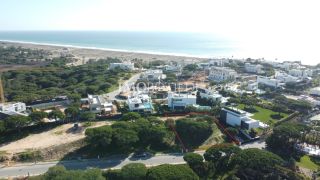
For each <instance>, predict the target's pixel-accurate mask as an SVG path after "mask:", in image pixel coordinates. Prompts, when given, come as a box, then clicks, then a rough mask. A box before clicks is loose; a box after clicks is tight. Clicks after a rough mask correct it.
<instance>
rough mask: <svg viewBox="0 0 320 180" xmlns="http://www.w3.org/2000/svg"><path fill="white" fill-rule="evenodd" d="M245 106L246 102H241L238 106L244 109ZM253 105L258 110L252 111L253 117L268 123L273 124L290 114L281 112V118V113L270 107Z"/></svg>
mask: <svg viewBox="0 0 320 180" xmlns="http://www.w3.org/2000/svg"><path fill="white" fill-rule="evenodd" d="M244 107H245V105H244V104H239V105H238V106H237V108H239V109H242V110H244ZM253 107H254V109H255V110H256V111H257V112H253V113H252V114H253V116H252V118H253V119H256V120H259V121H261V122H263V123H265V124H268V125H273V124H274V123H276V122H277V121H278V120H280V119H281V118H285V117H287V116H288V114H286V113H281V118H277V117H278V115H279V113H278V112H275V111H272V110H270V109H265V108H262V107H259V106H253Z"/></svg>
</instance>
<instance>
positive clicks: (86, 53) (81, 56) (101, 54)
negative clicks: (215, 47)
mask: <svg viewBox="0 0 320 180" xmlns="http://www.w3.org/2000/svg"><path fill="white" fill-rule="evenodd" d="M0 46H7V47H10V46H14V47H23V48H30V49H43V50H47V51H50V52H51V53H52V56H60V55H61V54H72V55H74V56H75V58H76V59H78V61H77V62H76V63H75V65H80V64H83V63H85V62H87V61H88V60H89V59H94V60H97V59H102V58H107V57H111V58H119V59H121V60H132V59H142V60H144V61H155V60H162V61H178V62H181V63H183V62H195V61H201V60H206V59H207V58H200V57H187V56H178V55H165V54H151V53H140V52H127V51H112V50H105V49H101V48H86V47H72V46H63V45H50V44H40V43H27V42H26V43H24V42H7V41H0Z"/></svg>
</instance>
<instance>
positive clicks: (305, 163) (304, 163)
mask: <svg viewBox="0 0 320 180" xmlns="http://www.w3.org/2000/svg"><path fill="white" fill-rule="evenodd" d="M297 165H298V166H300V167H303V168H307V169H310V170H313V171H315V170H318V169H319V168H320V164H316V163H314V162H313V161H312V160H311V158H310V157H309V156H308V155H304V156H302V157H301V158H300V160H299V161H298V162H297Z"/></svg>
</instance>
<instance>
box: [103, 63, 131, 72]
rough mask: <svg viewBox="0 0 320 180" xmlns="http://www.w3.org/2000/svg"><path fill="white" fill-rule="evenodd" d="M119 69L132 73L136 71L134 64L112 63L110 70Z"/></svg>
mask: <svg viewBox="0 0 320 180" xmlns="http://www.w3.org/2000/svg"><path fill="white" fill-rule="evenodd" d="M117 67H119V68H120V69H123V70H129V71H132V70H134V63H131V62H124V63H110V67H109V69H115V68H117Z"/></svg>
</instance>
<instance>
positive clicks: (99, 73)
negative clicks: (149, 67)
mask: <svg viewBox="0 0 320 180" xmlns="http://www.w3.org/2000/svg"><path fill="white" fill-rule="evenodd" d="M114 61H116V62H117V61H118V60H117V59H111V58H108V59H106V60H99V61H97V62H91V63H88V64H85V65H82V66H72V67H66V66H65V63H66V61H65V59H63V58H60V59H57V60H55V61H53V62H52V63H51V64H49V65H48V66H46V67H42V68H38V69H33V70H28V71H26V70H19V71H9V72H6V73H4V74H3V77H2V78H3V79H4V89H5V96H6V98H7V100H8V101H22V102H26V103H30V102H32V101H34V100H39V99H41V100H45V99H51V98H54V97H56V96H60V95H71V94H80V95H81V96H82V97H84V96H86V95H87V94H102V93H106V92H109V91H111V90H112V88H116V87H118V82H119V80H120V78H121V77H122V78H124V79H128V78H129V77H130V73H128V72H125V71H122V70H120V69H114V70H109V69H108V67H109V63H110V62H114Z"/></svg>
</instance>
